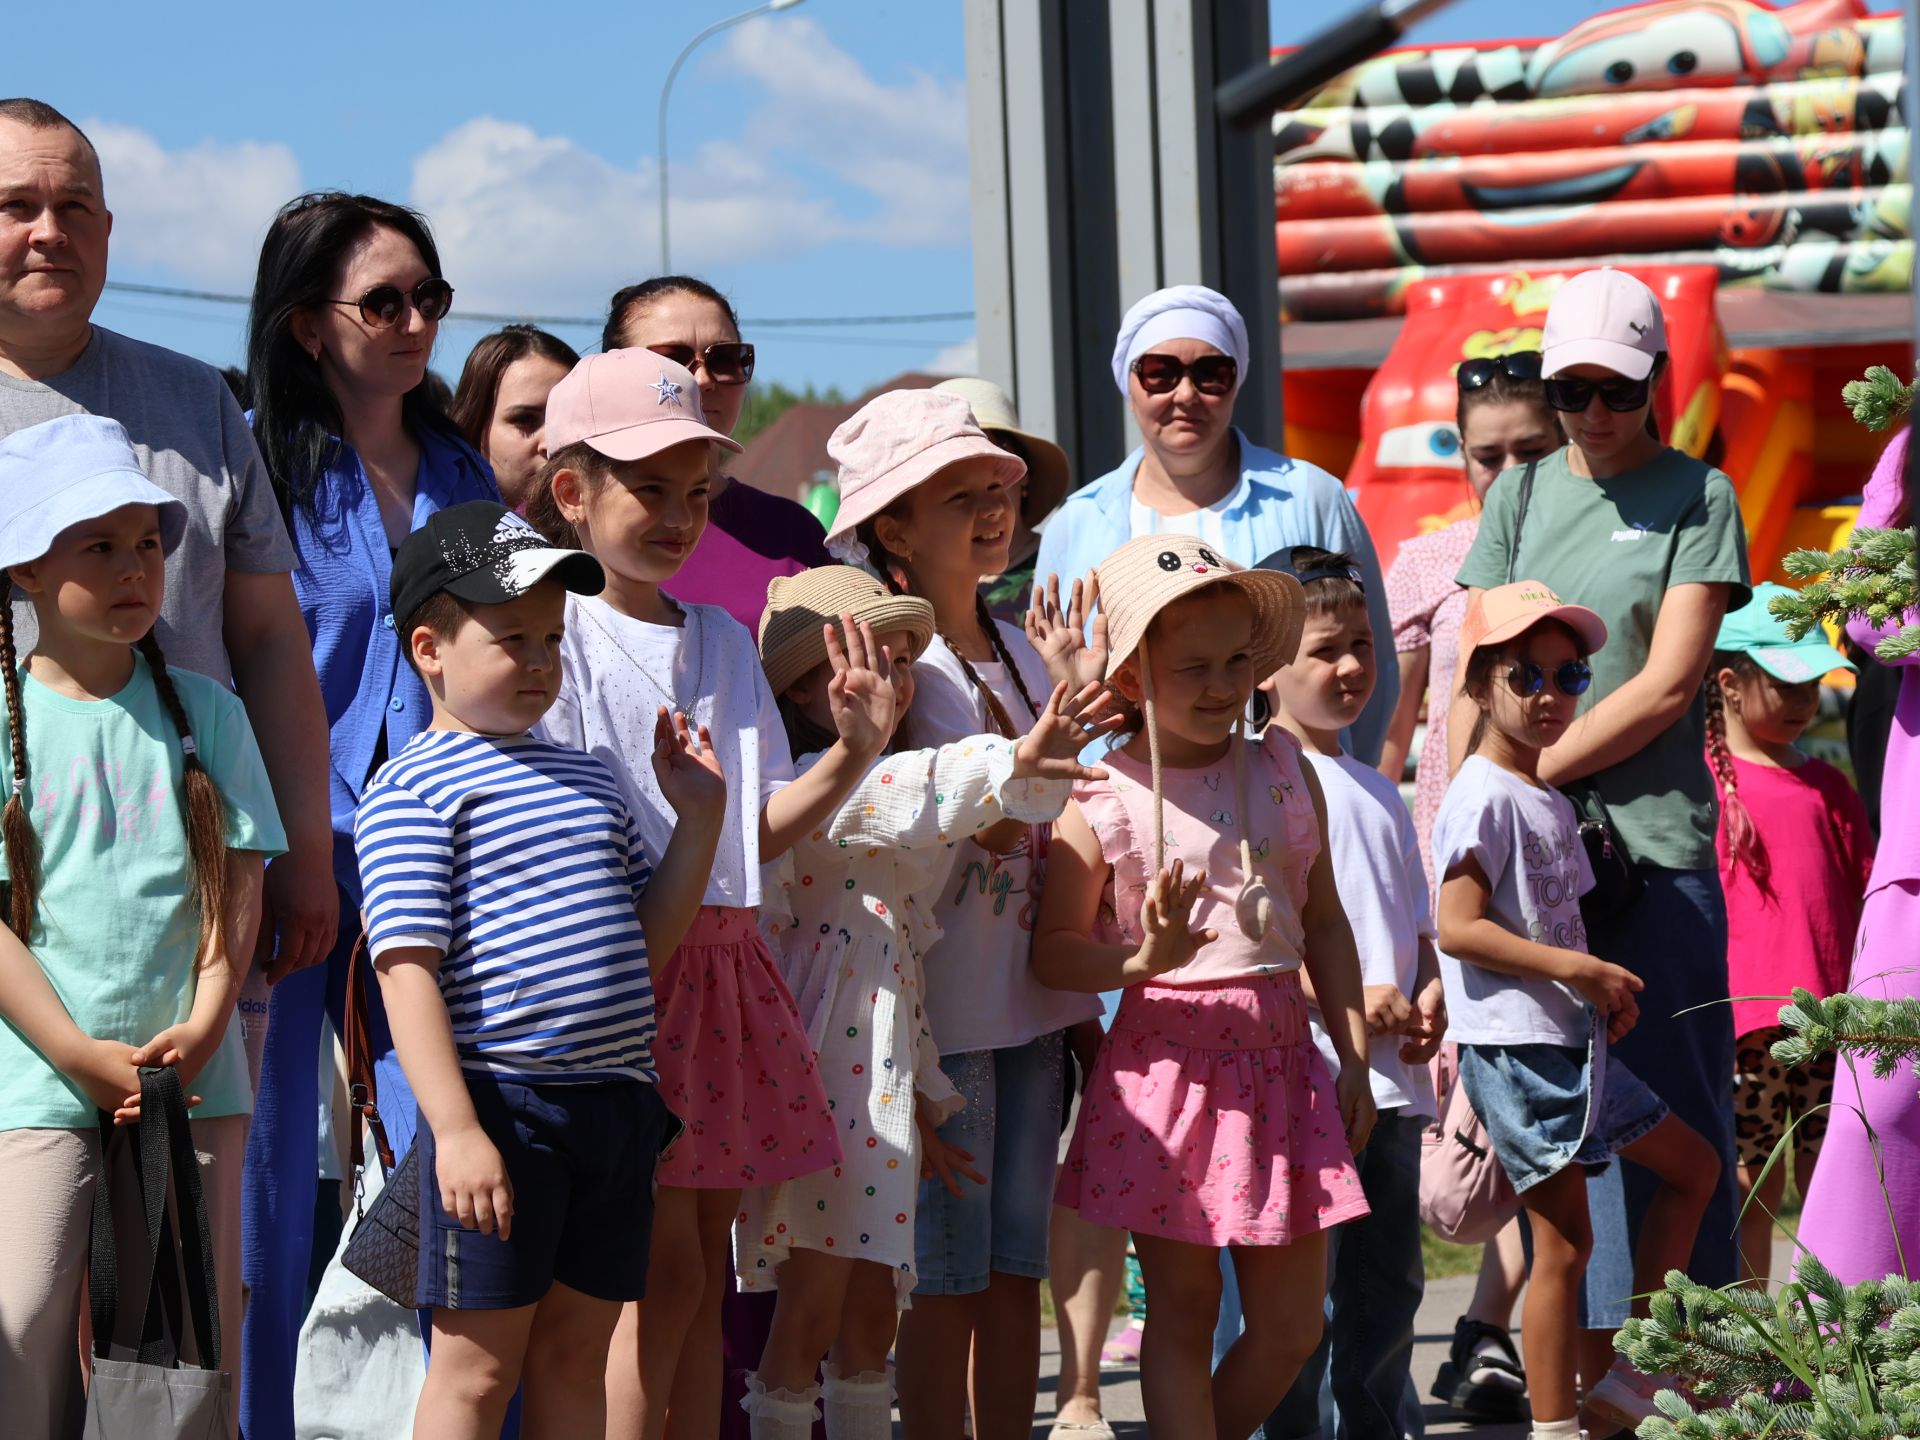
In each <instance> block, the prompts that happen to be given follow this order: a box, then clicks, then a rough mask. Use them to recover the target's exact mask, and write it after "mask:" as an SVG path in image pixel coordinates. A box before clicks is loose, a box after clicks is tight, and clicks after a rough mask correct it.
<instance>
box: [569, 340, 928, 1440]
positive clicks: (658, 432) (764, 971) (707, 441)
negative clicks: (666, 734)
mask: <svg viewBox="0 0 1920 1440" xmlns="http://www.w3.org/2000/svg"><path fill="white" fill-rule="evenodd" d="M699 393H700V392H699V390H698V388H697V387H696V386H695V384H694V380H693V377H692V375H690V374H689V373H688V372H687V371H686V370H685V369H684V368H682V367H681V366H679V365H677V364H675V363H674V362H673V361H671V360H669V359H666V358H665V357H664V356H661V355H657V354H655V353H653V352H652V351H648V350H614V351H611V352H608V353H605V354H600V355H589V356H588V357H587V358H586V359H584V360H582V361H581V362H580V363H579V364H578V365H577V366H575V367H574V369H573V370H572V372H571V373H570V374H568V376H567V377H566V379H564V380H562V381H561V382H560V383H559V384H558V385H556V386H555V387H554V389H553V393H552V394H551V395H550V396H549V397H548V400H547V421H546V426H547V429H546V434H547V448H548V453H549V455H550V457H551V458H550V459H549V460H548V463H547V470H546V474H545V477H544V479H543V481H542V483H541V484H540V486H539V487H538V488H537V489H536V491H535V494H534V499H533V503H532V507H531V508H532V512H533V518H534V520H535V522H536V523H538V524H540V525H541V526H542V528H543V529H547V530H548V531H549V533H559V534H561V535H562V536H563V538H570V539H572V540H573V541H574V542H575V543H577V544H578V545H579V546H580V548H581V549H583V550H586V551H587V552H588V553H590V554H592V555H593V556H594V557H595V558H596V559H598V560H599V561H600V564H601V566H602V567H603V568H604V569H605V571H606V575H607V585H606V589H605V591H604V592H603V593H601V594H600V595H598V596H593V597H586V596H572V597H569V601H568V607H567V619H566V633H565V639H564V641H563V643H562V647H561V653H562V658H563V661H564V665H565V678H564V680H563V682H562V685H561V689H560V695H559V699H558V700H557V701H556V702H555V704H554V706H553V708H552V710H550V711H549V712H548V713H547V718H546V720H545V721H544V722H543V723H542V726H541V729H542V733H543V734H544V735H545V736H546V738H548V739H551V740H556V741H558V742H560V743H562V744H567V745H573V746H575V747H577V748H579V749H582V750H586V751H588V752H590V753H592V754H593V755H596V756H598V757H599V758H600V759H601V760H603V761H604V762H606V764H607V766H608V768H609V769H611V770H612V771H613V773H614V775H615V777H616V778H617V779H618V781H619V783H620V787H621V791H622V794H623V796H624V797H625V799H626V801H627V803H628V806H629V807H630V808H631V810H632V811H633V814H634V815H635V817H636V818H637V819H638V821H639V825H640V830H641V834H642V836H643V837H644V839H645V840H646V843H647V844H648V845H649V846H661V847H664V845H665V843H666V841H667V839H668V837H669V836H670V834H671V830H672V826H673V809H672V807H671V806H670V805H669V804H667V803H666V801H665V799H664V798H663V797H662V796H661V794H660V792H659V786H658V783H657V781H656V780H655V779H654V776H653V770H652V765H651V762H650V760H649V758H648V751H647V749H646V746H647V736H648V735H649V734H650V725H651V720H650V717H651V716H653V715H654V713H655V712H656V711H657V710H658V708H659V707H660V706H662V705H666V706H669V707H671V708H672V709H674V710H677V711H684V712H685V713H686V715H687V716H688V718H689V719H690V720H693V721H695V722H696V723H698V724H700V725H703V726H705V727H706V728H707V729H708V730H709V731H710V732H711V734H712V735H713V737H714V748H715V751H716V753H717V756H718V759H719V761H720V765H721V768H722V769H723V770H724V771H725V772H726V776H727V780H728V793H727V807H726V818H725V822H724V825H723V827H722V838H721V840H720V845H719V850H718V853H717V855H716V856H715V859H714V866H713V873H712V875H711V876H710V877H709V879H708V881H707V887H706V894H705V896H704V899H703V903H702V906H701V909H700V913H699V916H698V917H697V918H696V919H695V921H694V922H693V927H692V928H691V929H690V930H689V931H688V932H687V936H686V939H685V940H684V941H683V942H682V944H681V945H680V947H679V949H677V950H676V951H675V952H674V953H673V955H672V957H671V958H669V959H666V960H665V961H664V962H661V961H660V960H658V959H656V962H655V969H654V974H653V988H654V994H655V996H656V1000H657V1004H658V1005H659V1038H658V1040H657V1042H656V1044H655V1057H656V1063H657V1064H658V1066H659V1071H660V1091H661V1097H662V1098H663V1099H664V1100H665V1101H666V1102H667V1104H668V1105H669V1106H670V1107H671V1108H672V1109H673V1111H674V1112H675V1113H676V1114H677V1115H678V1116H679V1117H680V1119H681V1120H682V1121H683V1122H684V1123H685V1127H686V1128H685V1131H684V1132H683V1133H682V1134H681V1136H680V1137H679V1139H678V1140H676V1141H674V1142H673V1143H672V1144H671V1145H670V1146H669V1148H668V1149H667V1150H666V1152H665V1153H664V1154H663V1156H662V1157H661V1161H660V1166H659V1170H658V1177H659V1196H658V1198H657V1201H656V1205H655V1211H654V1232H653V1251H652V1261H651V1266H652V1267H654V1268H652V1269H651V1276H652V1283H651V1286H650V1289H649V1292H648V1293H649V1299H648V1300H647V1301H646V1302H645V1306H644V1316H645V1323H644V1325H643V1324H642V1323H641V1316H642V1307H640V1306H637V1305H636V1306H629V1307H628V1310H627V1313H626V1314H625V1315H623V1317H622V1319H621V1325H620V1329H619V1331H618V1332H616V1334H615V1336H614V1340H613V1347H612V1351H611V1355H610V1359H609V1362H608V1371H607V1414H608V1424H607V1434H608V1436H609V1437H619V1440H629V1437H636V1440H637V1437H643V1436H644V1437H647V1440H653V1437H657V1436H659V1435H661V1434H663V1433H665V1431H666V1430H667V1428H668V1421H669V1417H670V1418H671V1422H672V1424H671V1428H672V1431H673V1433H675V1434H679V1435H693V1436H701V1437H706V1436H711V1435H714V1434H717V1433H718V1432H719V1429H720V1385H721V1374H720V1372H721V1358H720V1357H721V1347H720V1303H721V1297H722V1295H723V1293H724V1290H725V1285H726V1262H727V1255H728V1247H729V1244H730V1236H731V1232H732V1227H733V1221H734V1218H735V1216H736V1215H737V1213H738V1211H739V1201H740V1192H741V1190H742V1189H743V1188H745V1187H750V1186H759V1185H768V1184H772V1183H774V1182H776V1181H780V1180H790V1179H793V1178H795V1177H797V1176H800V1175H805V1174H807V1173H809V1172H810V1171H814V1170H818V1169H821V1168H823V1167H825V1166H828V1165H832V1164H835V1163H837V1162H838V1161H839V1159H840V1146H839V1141H838V1139H837V1137H836V1135H835V1133H834V1124H833V1117H832V1116H831V1114H829V1109H828V1105H827V1098H826V1093H825V1091H824V1090H823V1089H822V1087H821V1083H820V1076H819V1074H818V1072H817V1070H816V1068H815V1065H814V1060H813V1050H812V1047H811V1046H809V1045H808V1044H807V1039H806V1032H805V1030H804V1029H803V1028H802V1026H801V1024H800V1021H799V1016H798V1013H797V1011H796V1010H795V1008H794V1003H793V998H792V996H791V995H790V994H789V993H788V991H787V987H786V985H785V983H784V982H783V981H782V980H781V978H780V971H779V968H778V966H777V965H776V963H775V961H774V958H773V956H772V954H771V953H770V952H769V951H768V949H767V945H766V942H765V941H764V940H763V939H762V938H761V935H760V928H759V924H758V919H759V915H758V912H759V910H760V908H761V906H762V905H763V904H778V903H779V901H780V894H781V890H780V886H779V883H778V880H777V878H776V877H775V875H774V874H773V872H771V871H770V870H769V868H768V867H770V866H772V865H773V863H774V862H775V861H777V860H778V859H779V857H780V856H781V855H783V854H784V853H785V852H786V851H787V850H788V849H789V848H790V847H791V846H792V845H793V843H794V841H795V840H797V839H799V838H800V837H801V836H804V835H807V834H809V833H811V832H812V831H813V830H814V829H815V828H816V827H817V826H819V825H820V823H821V822H822V821H824V820H825V819H826V817H827V816H828V815H830V814H832V813H833V811H834V810H835V809H836V808H837V807H838V806H839V805H840V803H841V802H842V800H844V799H845V797H846V795H847V793H848V791H849V790H850V789H851V788H852V786H853V785H854V783H855V782H856V781H857V780H858V779H859V778H860V776H861V775H863V774H864V773H865V772H866V770H867V768H868V767H869V766H870V765H871V764H872V762H873V760H874V758H875V757H876V756H877V755H878V754H879V753H880V750H881V747H882V746H883V745H884V744H885V743H886V741H887V738H888V734H889V732H890V730H891V722H890V718H889V717H890V716H891V708H892V707H891V697H889V696H884V695H881V694H879V693H877V692H875V691H871V690H868V689H865V688H859V687H851V686H850V687H846V688H845V689H843V690H841V691H837V692H836V693H835V695H834V697H833V704H832V715H831V718H832V722H833V726H834V729H835V738H834V740H833V743H832V744H831V745H829V746H828V747H827V749H826V753H825V754H824V755H822V757H821V759H820V761H819V763H818V764H816V765H814V766H813V767H812V768H811V769H810V770H808V772H807V773H806V774H805V775H803V776H798V777H796V776H795V774H794V768H793V757H792V755H791V753H790V752H789V750H788V748H787V738H786V730H785V727H784V726H783V725H782V723H781V720H780V712H779V708H778V706H777V705H776V704H775V702H774V697H773V693H772V691H770V690H769V689H768V688H767V682H766V676H765V675H764V673H763V672H762V671H761V668H760V657H759V653H758V651H757V649H756V648H755V645H754V640H753V637H752V636H751V635H749V634H748V633H747V631H746V629H745V627H744V626H742V625H741V624H740V623H739V622H738V621H737V620H735V619H734V618H733V617H732V616H731V615H729V614H728V613H727V612H726V611H725V610H722V609H720V608H719V607H717V606H712V605H691V604H685V603H682V602H678V601H675V600H673V599H671V598H669V597H668V596H666V595H663V594H662V593H661V590H660V587H661V585H662V584H663V583H665V582H669V581H671V580H672V578H673V576H674V575H675V574H676V573H677V572H678V571H679V569H680V567H681V565H682V564H683V563H685V561H686V558H687V556H688V555H689V554H691V553H692V551H693V547H694V545H695V544H696V543H697V542H698V541H699V539H700V534H701V532H702V530H704V529H705V527H706V522H707V497H708V493H709V486H710V470H711V464H710V462H711V457H712V452H713V449H714V447H715V446H720V447H722V448H726V449H733V450H737V449H739V448H740V447H739V446H737V445H735V444H734V442H733V441H731V440H729V439H727V438H726V437H725V436H723V435H721V434H720V433H719V432H718V431H715V430H713V429H711V428H710V427H709V426H708V425H707V423H706V420H705V419H704V418H703V416H702V414H701V410H700V400H699ZM883 721H884V722H885V723H883Z"/></svg>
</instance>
